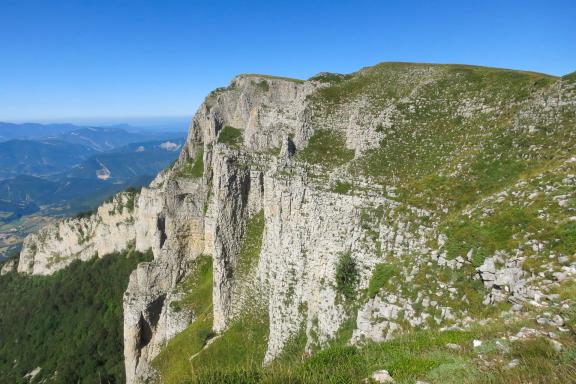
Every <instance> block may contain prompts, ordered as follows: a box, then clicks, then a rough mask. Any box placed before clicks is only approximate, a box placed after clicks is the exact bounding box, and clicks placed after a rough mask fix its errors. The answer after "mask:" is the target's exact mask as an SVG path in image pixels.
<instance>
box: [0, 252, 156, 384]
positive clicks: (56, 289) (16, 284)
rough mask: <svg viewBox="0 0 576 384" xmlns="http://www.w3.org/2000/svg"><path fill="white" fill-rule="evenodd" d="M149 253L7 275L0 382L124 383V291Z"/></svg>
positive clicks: (0, 299)
mask: <svg viewBox="0 0 576 384" xmlns="http://www.w3.org/2000/svg"><path fill="white" fill-rule="evenodd" d="M149 259H151V255H150V254H141V253H138V252H134V251H127V252H124V253H121V254H111V255H107V256H105V257H103V258H101V259H92V260H91V261H88V262H75V263H73V264H72V265H71V266H70V267H69V268H66V269H64V270H62V271H59V272H57V273H56V274H54V275H53V276H49V277H41V276H34V277H28V276H21V275H17V274H15V273H10V274H7V275H5V276H1V277H0V313H1V314H2V316H0V383H6V384H8V383H29V382H33V383H40V382H43V380H46V379H49V382H51V383H62V384H65V383H66V384H68V383H123V382H124V364H123V343H122V295H123V293H124V291H125V289H126V286H127V285H128V277H129V275H130V273H131V272H132V270H133V269H134V268H135V267H136V265H137V264H138V263H139V262H142V261H147V260H149ZM37 367H40V368H41V370H40V371H39V373H38V374H37V375H36V376H35V377H34V380H28V379H25V378H24V377H25V375H26V374H28V373H30V372H32V371H33V370H34V369H35V368H37Z"/></svg>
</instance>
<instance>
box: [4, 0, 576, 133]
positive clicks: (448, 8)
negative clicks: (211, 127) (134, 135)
mask: <svg viewBox="0 0 576 384" xmlns="http://www.w3.org/2000/svg"><path fill="white" fill-rule="evenodd" d="M381 61H414V62H433V63H465V64H477V65H487V66H496V67H507V68H516V69H524V70H532V71H539V72H546V73H549V74H554V75H563V74H566V73H568V72H572V71H574V70H576V1H574V0H566V1H561V0H557V1H555V0H541V1H531V0H524V1H504V0H502V1H496V0H484V1H482V0H477V1H475V0H459V1H424V0H413V1H386V0H380V1H377V0H372V1H371V0H356V1H337V0H333V1H322V0H305V1H300V0H292V1H272V0H269V1H259V0H256V1H255V0H252V1H225V0H220V1H209V0H203V1H193V0H190V1H183V0H182V1H176V0H155V1H150V0H84V1H81V0H77V1H71V0H68V1H64V0H36V1H30V0H0V121H2V120H4V121H10V120H12V121H22V120H27V121H42V120H60V121H65V120H67V121H75V120H81V119H88V120H89V119H109V120H110V121H115V122H116V121H117V122H122V121H124V120H125V118H128V117H131V118H134V117H147V116H159V117H161V116H192V114H193V113H194V112H195V110H196V108H197V107H198V105H199V104H200V103H201V102H202V100H203V98H204V96H205V95H206V94H207V93H208V92H209V91H210V90H212V89H214V88H216V87H219V86H223V85H227V84H228V83H229V81H230V80H231V78H232V77H233V76H235V75H236V74H239V73H266V74H273V75H282V76H289V77H297V78H308V77H310V76H313V75H314V74H316V73H318V72H321V71H331V72H341V73H347V72H353V71H355V70H357V69H359V68H361V67H363V66H368V65H373V64H376V63H378V62H381Z"/></svg>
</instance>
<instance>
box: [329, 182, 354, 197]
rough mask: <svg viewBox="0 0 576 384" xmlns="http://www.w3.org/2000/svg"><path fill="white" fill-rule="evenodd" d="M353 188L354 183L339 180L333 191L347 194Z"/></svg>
mask: <svg viewBox="0 0 576 384" xmlns="http://www.w3.org/2000/svg"><path fill="white" fill-rule="evenodd" d="M351 190H352V184H350V183H346V182H340V181H339V182H337V183H336V185H335V186H334V188H332V192H336V193H340V194H343V195H345V194H347V193H349V192H350V191H351Z"/></svg>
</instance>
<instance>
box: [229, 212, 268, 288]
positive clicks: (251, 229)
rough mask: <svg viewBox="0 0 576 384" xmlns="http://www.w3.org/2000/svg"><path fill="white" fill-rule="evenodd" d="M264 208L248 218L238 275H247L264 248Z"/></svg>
mask: <svg viewBox="0 0 576 384" xmlns="http://www.w3.org/2000/svg"><path fill="white" fill-rule="evenodd" d="M264 224H265V220H264V210H261V211H260V212H258V213H257V214H255V215H254V216H253V217H251V218H250V219H249V220H248V223H247V224H246V233H245V234H244V240H243V241H242V247H241V248H240V255H239V256H238V262H237V264H236V271H237V273H238V276H240V277H245V276H246V275H247V274H248V273H249V272H250V270H251V269H252V268H253V267H254V266H255V265H256V264H257V263H258V258H259V256H260V251H261V249H262V236H263V234H264Z"/></svg>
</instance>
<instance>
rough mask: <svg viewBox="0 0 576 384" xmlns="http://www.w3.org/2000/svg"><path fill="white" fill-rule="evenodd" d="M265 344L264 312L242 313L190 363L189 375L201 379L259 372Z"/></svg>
mask: <svg viewBox="0 0 576 384" xmlns="http://www.w3.org/2000/svg"><path fill="white" fill-rule="evenodd" d="M267 344H268V317H267V312H266V311H260V310H255V311H254V312H251V313H245V314H243V315H241V317H240V318H239V319H238V320H235V321H234V322H233V323H232V324H231V325H230V327H229V328H228V329H227V330H226V331H225V332H224V333H223V334H222V335H221V336H220V337H219V338H218V339H216V340H215V341H214V342H213V343H212V344H210V345H209V346H208V347H207V348H206V349H204V350H203V351H202V353H200V354H199V355H198V356H197V357H196V358H194V359H193V361H192V371H193V372H194V374H195V376H197V377H198V378H202V376H203V375H204V374H206V373H208V374H212V373H213V372H215V371H222V370H235V369H242V370H254V369H259V368H261V366H262V361H263V359H264V353H265V352H266V346H267ZM199 382H202V379H200V380H199Z"/></svg>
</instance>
